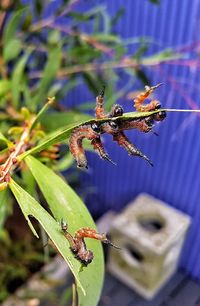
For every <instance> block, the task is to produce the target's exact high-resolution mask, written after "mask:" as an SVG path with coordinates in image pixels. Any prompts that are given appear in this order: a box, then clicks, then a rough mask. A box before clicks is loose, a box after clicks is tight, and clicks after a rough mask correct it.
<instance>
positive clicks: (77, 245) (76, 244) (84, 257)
mask: <svg viewBox="0 0 200 306" xmlns="http://www.w3.org/2000/svg"><path fill="white" fill-rule="evenodd" d="M61 229H62V231H63V233H64V236H65V238H66V239H67V240H68V242H69V245H70V249H71V251H72V252H73V253H74V254H75V257H76V258H77V259H78V260H79V261H80V262H81V263H82V264H83V265H84V266H87V265H88V264H90V263H91V262H92V260H93V258H94V255H93V252H92V251H90V250H88V249H87V247H86V243H85V240H84V239H85V238H92V239H96V240H100V241H101V242H103V243H106V244H109V245H111V246H113V247H115V248H118V247H116V246H115V245H114V244H112V242H111V241H110V240H109V239H108V238H107V237H106V235H105V234H99V233H97V231H96V230H95V229H93V228H90V227H85V228H81V229H79V230H78V231H76V232H75V234H74V237H73V236H72V235H71V234H70V233H69V232H68V226H67V223H66V222H65V221H63V220H61Z"/></svg>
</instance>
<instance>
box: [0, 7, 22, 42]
mask: <svg viewBox="0 0 200 306" xmlns="http://www.w3.org/2000/svg"><path fill="white" fill-rule="evenodd" d="M26 10H27V7H25V8H22V9H20V10H18V11H16V12H15V13H14V14H13V15H12V16H11V18H10V20H9V21H8V23H7V25H6V28H5V31H4V34H3V45H4V47H7V44H8V43H9V42H10V41H11V40H12V39H14V38H15V34H16V32H17V29H18V26H19V24H20V21H21V18H22V16H23V14H24V13H25V12H26Z"/></svg>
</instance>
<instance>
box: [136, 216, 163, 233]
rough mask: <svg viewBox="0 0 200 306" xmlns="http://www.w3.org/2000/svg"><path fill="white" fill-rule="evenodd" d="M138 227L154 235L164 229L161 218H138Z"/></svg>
mask: <svg viewBox="0 0 200 306" xmlns="http://www.w3.org/2000/svg"><path fill="white" fill-rule="evenodd" d="M138 223H139V225H140V226H141V227H142V228H143V229H145V230H146V231H148V232H151V233H156V232H159V231H161V230H162V229H163V228H164V227H165V220H164V219H163V218H162V217H161V216H156V215H155V216H152V215H151V216H147V215H146V216H140V217H139V218H138Z"/></svg>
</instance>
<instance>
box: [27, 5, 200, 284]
mask: <svg viewBox="0 0 200 306" xmlns="http://www.w3.org/2000/svg"><path fill="white" fill-rule="evenodd" d="M28 2H30V1H28ZM160 2H161V4H160V5H159V6H157V5H153V4H151V3H150V1H148V0H109V1H106V0H101V1H100V0H98V1H94V0H91V1H80V4H79V5H80V9H81V10H84V9H86V8H88V6H92V5H96V4H98V3H99V4H101V5H106V6H107V8H108V11H109V12H110V14H114V12H116V11H117V9H118V8H119V7H123V6H124V7H125V9H126V13H125V15H124V16H123V17H122V19H121V20H120V22H119V23H118V25H117V27H116V30H117V31H118V33H120V35H121V36H122V37H123V38H127V37H140V36H150V37H153V38H154V39H155V40H156V41H157V42H158V44H154V45H153V46H152V47H151V49H150V51H151V53H152V52H155V51H159V50H162V49H164V48H166V47H177V48H178V47H179V46H182V45H187V44H189V43H191V42H193V41H199V40H200V37H199V35H200V34H199V33H200V32H199V25H200V0H192V1H188V0H176V1H172V0H161V1H160ZM54 4H55V1H52V4H51V6H50V8H49V10H47V12H46V14H51V12H53V10H54ZM132 50H133V48H130V52H131V51H132ZM191 57H192V54H191ZM148 73H149V76H150V78H151V80H152V83H154V84H156V83H159V82H164V83H165V86H163V87H162V88H160V89H159V90H158V91H157V93H156V94H157V96H158V97H159V99H160V101H161V102H162V105H163V106H166V107H174V108H187V107H188V103H190V102H191V99H192V100H193V101H197V104H198V105H199V103H200V101H199V90H200V87H199V86H198V84H199V81H200V73H199V71H198V69H195V68H194V69H193V70H190V69H189V68H187V67H181V66H172V65H167V64H165V65H161V66H160V67H155V68H151V69H148ZM174 80H178V83H176V82H175V81H174ZM179 84H180V85H181V86H182V87H181V88H180V85H179ZM80 89H81V90H79V91H78V90H76V91H75V92H74V93H73V94H71V95H70V97H71V98H70V97H68V99H67V101H66V103H67V105H68V106H71V105H74V104H76V103H80V102H81V101H88V100H89V99H91V95H90V94H89V93H88V91H86V90H84V87H82V86H81V87H80ZM94 99H95V97H94ZM121 102H122V103H123V101H122V100H121V101H120V103H121ZM180 127H181V128H180ZM157 130H159V134H160V136H159V137H155V136H154V135H153V134H151V135H143V134H141V133H138V132H137V131H131V132H129V133H128V134H129V135H130V138H131V139H132V141H133V142H134V143H135V144H136V146H138V148H140V149H141V150H142V151H143V152H144V153H145V154H147V155H148V156H149V157H151V159H152V160H153V162H154V167H153V168H151V167H149V165H147V163H146V162H145V161H143V160H141V159H138V158H131V157H129V156H128V155H127V153H126V152H124V151H123V150H122V149H121V148H119V147H118V146H117V145H116V144H114V143H112V142H111V138H110V137H104V138H105V144H106V147H107V149H108V152H109V154H110V156H111V157H112V159H113V160H114V161H116V162H117V166H116V167H115V166H112V165H110V164H108V163H106V162H103V161H101V160H99V158H98V157H97V156H96V155H94V154H91V153H89V154H88V155H89V158H88V159H89V165H90V170H89V171H88V174H85V175H84V179H83V184H85V186H86V188H87V187H88V186H90V185H91V186H95V188H96V190H95V193H93V194H91V195H89V196H88V197H87V204H88V206H89V208H90V209H91V211H92V212H93V213H94V214H96V215H99V214H101V213H103V212H104V211H106V210H108V209H114V210H120V209H122V208H123V207H124V206H125V205H126V204H127V202H129V201H130V200H132V199H133V198H134V197H135V196H136V195H137V194H138V193H140V192H148V193H150V194H152V195H154V196H156V197H158V198H160V199H162V200H164V201H166V202H168V203H169V204H171V205H172V206H174V207H176V208H178V209H180V210H182V211H184V212H186V213H188V214H189V215H191V216H192V218H193V222H192V226H191V230H190V233H189V236H188V239H187V242H186V245H185V248H184V252H183V257H182V262H181V265H182V266H184V267H185V268H186V270H187V271H188V272H190V273H191V274H192V275H193V276H195V277H197V278H198V279H200V262H199V254H200V227H199V223H200V188H199V182H200V163H199V155H200V137H198V135H199V131H200V117H199V116H195V115H192V116H190V115H188V114H175V113H170V114H168V117H167V119H166V120H165V122H162V123H161V124H160V125H159V127H157Z"/></svg>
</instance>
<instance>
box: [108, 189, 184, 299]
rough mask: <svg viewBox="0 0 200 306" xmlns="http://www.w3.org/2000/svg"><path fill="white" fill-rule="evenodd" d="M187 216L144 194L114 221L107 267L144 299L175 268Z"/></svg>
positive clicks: (162, 282)
mask: <svg viewBox="0 0 200 306" xmlns="http://www.w3.org/2000/svg"><path fill="white" fill-rule="evenodd" d="M189 225H190V217H189V216H187V215H185V214H183V213H182V212H180V211H178V210H176V209H174V208H172V207H170V206H168V205H167V204H165V203H164V202H162V201H160V200H158V199H155V198H153V197H152V196H149V195H147V194H141V195H139V196H138V197H137V198H136V200H135V201H134V202H133V203H131V204H130V205H128V206H127V208H126V209H125V210H124V211H123V212H122V213H121V214H119V215H118V216H117V217H116V218H115V219H114V221H113V224H112V228H111V232H110V234H111V239H112V242H113V243H114V244H116V245H118V246H120V247H121V248H122V249H121V250H116V249H114V248H112V249H111V250H110V256H109V262H108V269H109V271H110V272H111V273H113V274H114V275H115V276H117V277H118V278H119V279H120V280H121V281H123V282H124V283H125V284H127V285H128V286H130V287H131V288H133V289H135V291H137V292H138V293H139V294H140V295H142V296H143V297H144V298H146V299H151V298H153V297H154V296H155V295H156V293H157V292H158V291H159V290H160V288H161V287H162V286H163V285H164V284H165V283H166V282H167V280H168V279H169V278H170V277H171V276H172V274H173V273H174V272H175V271H176V268H177V264H178V259H179V255H180V253H181V249H182V246H183V242H184V239H185V236H186V232H187V229H188V227H189Z"/></svg>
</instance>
